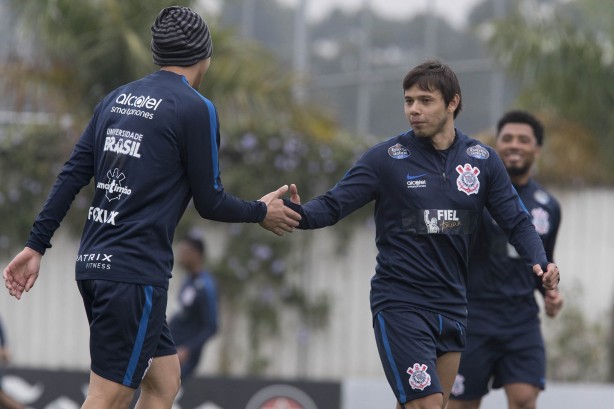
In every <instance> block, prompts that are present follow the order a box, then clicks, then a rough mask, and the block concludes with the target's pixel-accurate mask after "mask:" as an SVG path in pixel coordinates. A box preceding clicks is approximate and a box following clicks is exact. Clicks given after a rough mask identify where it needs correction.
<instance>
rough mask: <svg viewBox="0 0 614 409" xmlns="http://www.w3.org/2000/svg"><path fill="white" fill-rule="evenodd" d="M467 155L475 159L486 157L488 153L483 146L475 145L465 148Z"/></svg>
mask: <svg viewBox="0 0 614 409" xmlns="http://www.w3.org/2000/svg"><path fill="white" fill-rule="evenodd" d="M467 155H469V156H471V157H474V158H476V159H488V157H489V156H490V153H488V150H486V148H484V147H483V146H480V145H475V146H471V147H469V148H467Z"/></svg>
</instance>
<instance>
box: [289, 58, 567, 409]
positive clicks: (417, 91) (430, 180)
mask: <svg viewBox="0 0 614 409" xmlns="http://www.w3.org/2000/svg"><path fill="white" fill-rule="evenodd" d="M403 92H404V100H405V115H406V117H407V120H408V121H409V123H410V125H411V127H412V130H410V131H409V132H406V133H403V134H401V135H399V136H396V137H394V138H391V139H388V140H387V141H385V142H382V143H379V144H378V145H376V146H374V147H373V148H371V149H369V150H368V151H367V152H366V153H365V154H364V155H363V156H362V157H361V158H360V159H359V160H358V162H357V163H356V164H355V165H354V166H353V167H352V168H351V169H350V170H349V171H348V172H347V173H346V175H345V176H344V177H343V179H341V180H340V181H339V182H338V183H337V184H336V185H335V186H334V187H333V188H332V189H331V190H329V191H328V192H327V193H326V194H324V195H322V196H319V197H316V198H315V199H313V200H311V201H309V202H307V203H306V204H304V205H302V206H301V205H300V197H299V195H298V190H297V188H296V186H295V185H291V186H290V193H291V197H290V200H289V201H288V200H286V204H287V205H288V206H290V207H292V208H293V209H295V210H296V211H297V212H299V213H300V214H301V216H302V219H301V221H300V224H299V228H300V229H317V228H321V227H325V226H330V225H333V224H335V223H337V222H338V221H339V220H341V219H342V218H344V217H345V216H347V215H349V214H350V213H352V212H354V211H355V210H357V209H359V208H361V207H362V206H364V205H365V204H367V203H369V202H371V201H375V225H376V238H375V242H376V245H377V249H378V255H377V266H376V268H375V275H374V276H373V278H372V280H371V310H372V313H373V326H374V330H375V337H376V341H377V346H378V350H379V353H380V358H381V361H382V365H383V368H384V372H385V373H386V377H387V379H388V382H389V384H390V386H391V388H392V390H393V392H394V394H395V396H396V399H397V402H398V403H397V408H404V409H410V408H412V409H413V408H420V409H423V408H428V409H432V408H445V407H446V403H447V400H448V397H449V394H450V390H451V388H452V384H453V383H454V377H455V375H456V372H457V369H458V364H459V361H460V355H461V351H463V349H464V347H465V326H466V319H467V309H466V306H467V299H466V294H465V283H466V280H467V274H468V260H469V253H470V250H471V241H472V238H473V235H474V234H475V229H476V227H477V225H478V220H479V217H480V215H481V214H482V210H483V209H484V207H485V206H486V207H487V208H488V209H489V210H490V211H491V213H492V214H493V216H494V218H495V219H496V220H497V221H498V222H499V224H500V225H501V226H502V227H503V228H504V229H505V231H506V232H507V233H508V235H509V239H510V241H511V242H512V243H514V245H515V247H516V248H517V249H518V252H519V253H520V254H521V255H522V258H523V260H524V261H525V263H528V264H530V265H532V266H533V271H534V273H535V274H537V276H539V277H540V280H541V281H542V283H543V285H544V286H545V287H546V288H549V289H553V288H556V286H557V283H558V280H559V272H558V268H557V267H556V265H554V264H552V263H548V259H547V258H546V253H545V251H544V249H543V246H542V242H541V240H540V238H539V236H538V234H537V233H536V232H535V229H534V228H533V225H532V224H531V219H530V217H529V215H528V214H527V212H526V210H525V209H524V208H523V206H522V204H521V202H520V200H519V198H518V195H517V194H516V192H515V191H514V189H513V187H512V184H511V182H510V179H509V177H508V175H507V173H506V171H505V168H504V166H503V164H502V163H501V160H500V159H499V157H498V156H497V154H496V153H495V151H494V150H493V149H492V148H490V147H485V146H482V145H481V144H480V142H478V141H476V140H475V139H471V138H469V137H468V136H467V135H465V134H463V133H462V132H461V131H459V130H457V129H456V128H455V127H454V119H455V118H456V116H457V115H458V113H459V112H460V110H461V106H462V100H461V90H460V85H459V83H458V79H457V77H456V74H455V73H454V72H453V71H452V69H451V68H450V67H449V66H447V65H445V64H442V63H441V62H440V61H437V60H432V61H426V62H424V63H422V64H420V65H418V66H416V67H414V68H413V69H412V70H411V71H409V73H408V74H407V75H406V76H405V79H404V81H403ZM544 271H545V272H544Z"/></svg>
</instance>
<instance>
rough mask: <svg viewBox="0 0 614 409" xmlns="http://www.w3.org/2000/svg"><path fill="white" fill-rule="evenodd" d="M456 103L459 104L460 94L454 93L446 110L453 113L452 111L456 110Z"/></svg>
mask: <svg viewBox="0 0 614 409" xmlns="http://www.w3.org/2000/svg"><path fill="white" fill-rule="evenodd" d="M458 104H460V95H458V94H454V97H452V100H451V101H450V103H449V104H448V112H449V113H451V114H453V113H454V111H456V108H457V107H458Z"/></svg>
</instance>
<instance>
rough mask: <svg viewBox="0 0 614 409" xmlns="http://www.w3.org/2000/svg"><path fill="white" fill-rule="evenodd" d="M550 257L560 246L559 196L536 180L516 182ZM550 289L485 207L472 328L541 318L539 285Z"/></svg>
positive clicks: (470, 292) (475, 254)
mask: <svg viewBox="0 0 614 409" xmlns="http://www.w3.org/2000/svg"><path fill="white" fill-rule="evenodd" d="M516 190H517V191H518V195H519V196H520V198H521V199H522V202H523V203H524V205H525V206H526V208H527V210H528V211H529V214H530V215H531V219H532V221H533V225H534V226H535V230H536V231H537V233H538V234H539V236H540V238H541V240H542V242H543V245H544V249H545V250H546V255H547V257H548V260H551V261H552V260H554V246H555V243H556V237H557V233H558V230H559V225H560V222H561V208H560V205H559V203H558V201H557V200H556V199H555V198H554V197H553V196H552V195H551V194H549V193H548V192H547V191H545V190H544V189H543V188H542V187H541V186H540V185H539V184H538V183H537V182H536V181H534V180H530V181H529V183H528V184H527V185H524V186H516ZM536 289H538V290H540V292H543V291H544V288H543V286H542V285H541V280H539V279H538V278H537V277H536V276H535V274H534V273H533V270H532V269H531V267H528V266H527V264H526V263H525V262H524V261H523V260H522V259H521V258H520V256H519V255H518V252H517V251H516V249H515V248H514V247H512V246H511V245H510V244H509V243H508V241H507V236H506V235H505V233H504V232H503V230H501V228H500V227H499V226H498V225H497V223H496V222H495V221H494V220H493V219H492V217H490V215H489V214H488V212H487V211H484V215H483V222H482V225H481V226H480V228H479V230H478V232H477V239H476V243H475V246H474V248H473V251H472V255H471V258H470V261H469V283H468V285H467V299H468V302H469V306H468V309H469V317H468V322H467V325H468V327H467V328H468V330H469V331H471V332H472V333H476V334H494V335H497V334H508V333H513V332H518V331H524V330H525V329H526V328H527V326H528V325H538V324H539V315H538V314H539V307H538V305H537V303H536V301H535V290H536Z"/></svg>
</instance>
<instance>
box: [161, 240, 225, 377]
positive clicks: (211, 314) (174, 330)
mask: <svg viewBox="0 0 614 409" xmlns="http://www.w3.org/2000/svg"><path fill="white" fill-rule="evenodd" d="M177 250H178V256H177V262H178V263H179V265H180V266H181V267H182V268H183V269H184V270H185V273H186V278H185V279H184V281H183V283H182V284H181V290H180V291H179V296H178V297H177V301H178V304H179V311H178V312H177V313H176V314H175V315H174V316H173V317H172V318H171V319H170V321H169V323H168V324H169V326H170V329H171V334H172V335H173V340H174V341H175V345H176V346H177V356H178V357H179V364H180V365H181V380H182V381H184V380H186V379H188V378H189V377H191V376H192V373H193V372H194V370H195V369H196V366H197V365H198V362H199V361H200V357H201V353H202V350H203V347H204V345H205V343H206V342H207V341H208V340H209V338H211V337H212V336H213V335H215V333H216V332H217V328H218V319H217V304H218V300H217V285H216V283H215V279H214V278H213V276H212V275H211V273H209V272H208V271H207V270H206V269H204V265H203V264H204V262H205V258H206V255H205V253H206V249H205V243H204V241H203V240H202V239H201V238H200V237H196V236H194V235H188V236H186V237H184V238H183V239H182V240H181V241H180V242H179V245H178V249H177Z"/></svg>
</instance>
